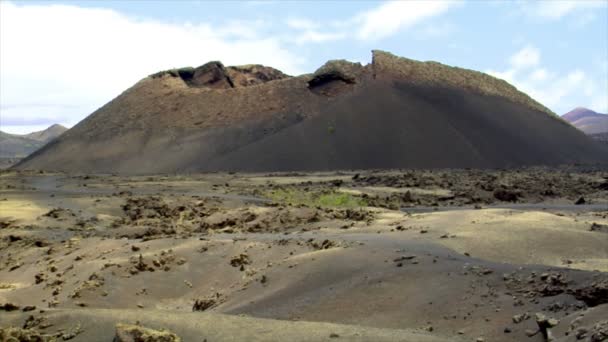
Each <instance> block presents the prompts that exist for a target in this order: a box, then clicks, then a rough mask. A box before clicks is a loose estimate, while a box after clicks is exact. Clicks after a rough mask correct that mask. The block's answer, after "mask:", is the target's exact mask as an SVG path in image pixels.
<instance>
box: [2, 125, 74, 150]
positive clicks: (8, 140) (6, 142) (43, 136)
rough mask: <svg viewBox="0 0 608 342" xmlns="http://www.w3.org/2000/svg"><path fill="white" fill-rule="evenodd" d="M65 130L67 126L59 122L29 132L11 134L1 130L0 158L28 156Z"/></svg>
mask: <svg viewBox="0 0 608 342" xmlns="http://www.w3.org/2000/svg"><path fill="white" fill-rule="evenodd" d="M65 131H67V128H65V127H63V126H61V125H57V124H55V125H52V126H50V127H49V128H47V129H45V130H42V131H37V132H32V133H29V134H10V133H6V132H2V131H0V158H24V157H27V156H28V155H29V154H30V153H32V152H34V151H36V150H38V149H39V148H41V147H42V146H44V145H46V144H47V143H48V142H49V141H51V140H53V139H55V138H57V137H58V136H60V135H61V134H62V133H63V132H65Z"/></svg>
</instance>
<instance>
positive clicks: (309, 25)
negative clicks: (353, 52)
mask: <svg viewBox="0 0 608 342" xmlns="http://www.w3.org/2000/svg"><path fill="white" fill-rule="evenodd" d="M285 23H286V24H287V27H289V28H291V29H293V30H296V31H298V32H297V33H296V34H295V35H288V36H286V38H285V40H286V41H289V42H295V43H296V44H305V43H323V42H328V41H333V40H340V39H344V38H346V36H347V35H346V33H345V32H342V31H335V30H324V31H323V30H321V26H322V25H321V24H319V23H318V22H314V21H312V20H309V19H304V18H290V19H287V20H286V21H285Z"/></svg>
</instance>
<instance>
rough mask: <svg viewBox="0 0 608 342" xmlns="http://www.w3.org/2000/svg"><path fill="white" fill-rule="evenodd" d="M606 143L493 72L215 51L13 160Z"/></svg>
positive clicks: (367, 160)
mask: <svg viewBox="0 0 608 342" xmlns="http://www.w3.org/2000/svg"><path fill="white" fill-rule="evenodd" d="M237 80H241V81H238V82H237ZM242 80H246V81H242ZM607 156H608V153H607V151H606V150H605V149H604V147H602V146H600V145H598V144H595V143H594V142H592V141H591V140H590V139H589V138H588V137H586V136H585V135H584V134H583V133H581V132H579V131H577V130H576V129H574V128H573V127H571V126H570V125H568V124H567V123H565V122H564V121H562V120H561V119H560V118H559V117H557V116H556V115H555V114H553V113H552V112H550V111H549V110H548V109H546V108H545V107H544V106H542V105H541V104H539V103H537V102H536V101H534V100H533V99H531V98H530V97H528V96H527V95H526V94H524V93H521V92H519V91H517V89H516V88H515V87H513V86H511V85H509V84H508V83H507V82H505V81H503V80H499V79H496V78H493V77H491V76H489V75H486V74H483V73H480V72H476V71H471V70H466V69H461V68H454V67H449V66H445V65H442V64H439V63H436V62H418V61H414V60H410V59H406V58H399V57H396V56H394V55H391V54H389V53H386V52H382V51H374V52H373V59H372V63H371V64H368V65H366V66H361V65H360V64H358V63H357V64H355V63H349V62H346V61H330V62H328V63H327V64H326V65H324V66H323V67H321V68H320V69H319V70H317V72H315V73H314V74H312V75H310V74H309V75H302V76H298V77H289V76H287V75H284V74H282V73H280V72H279V71H278V70H275V69H272V68H268V67H263V66H244V67H228V68H224V66H223V65H221V63H219V62H210V63H207V64H205V65H203V66H201V67H199V68H196V69H192V68H184V69H179V70H169V71H166V72H160V73H157V74H155V75H152V76H151V77H147V78H145V79H143V80H141V81H140V82H138V83H137V84H135V85H134V86H133V87H131V88H130V89H128V90H127V91H125V92H124V93H123V94H121V95H120V96H118V97H117V98H116V99H114V100H112V101H110V102H109V103H108V104H106V105H105V106H103V107H102V108H100V109H99V110H97V111H96V112H95V113H93V114H92V115H90V116H89V117H88V118H86V119H85V120H83V121H82V122H81V123H79V124H78V125H76V126H75V127H74V128H72V129H71V130H70V131H68V132H67V133H66V134H64V135H63V136H61V137H60V138H59V139H57V140H55V141H53V142H52V143H50V144H49V145H47V146H45V147H44V148H43V149H41V150H39V151H38V152H36V153H34V154H33V155H31V156H30V157H28V158H26V159H25V160H23V161H22V162H21V163H20V164H19V165H17V168H20V169H28V168H30V169H47V170H64V171H81V172H121V173H159V172H199V171H218V170H236V171H277V170H283V171H285V170H329V169H344V168H349V169H352V168H356V169H367V168H435V167H441V168H444V167H479V168H489V167H491V168H494V167H515V166H522V165H536V164H562V163H573V162H579V163H594V162H598V161H604V160H606V159H607Z"/></svg>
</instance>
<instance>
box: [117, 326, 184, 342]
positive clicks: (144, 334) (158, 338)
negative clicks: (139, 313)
mask: <svg viewBox="0 0 608 342" xmlns="http://www.w3.org/2000/svg"><path fill="white" fill-rule="evenodd" d="M114 342H181V339H180V338H179V337H178V336H177V335H175V334H174V333H172V332H170V331H167V330H154V329H149V328H145V327H142V326H139V325H131V324H122V323H118V324H116V336H115V337H114Z"/></svg>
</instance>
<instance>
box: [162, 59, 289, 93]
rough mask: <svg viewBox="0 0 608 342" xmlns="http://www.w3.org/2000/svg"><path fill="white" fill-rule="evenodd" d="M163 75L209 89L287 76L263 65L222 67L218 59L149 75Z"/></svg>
mask: <svg viewBox="0 0 608 342" xmlns="http://www.w3.org/2000/svg"><path fill="white" fill-rule="evenodd" d="M165 75H169V76H171V77H180V78H181V79H182V80H183V81H184V82H186V84H187V85H188V86H190V87H195V88H210V89H229V88H240V87H248V86H253V85H258V84H263V83H266V82H270V81H274V80H281V79H284V78H288V77H289V75H286V74H284V73H283V72H281V71H280V70H277V69H274V68H271V67H267V66H264V65H259V64H248V65H241V66H229V67H224V65H223V64H222V63H221V62H219V61H213V62H208V63H206V64H203V65H201V66H199V67H198V68H192V67H186V68H180V69H172V70H166V71H161V72H159V73H156V74H153V75H151V76H150V77H152V78H159V77H163V76H165Z"/></svg>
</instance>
